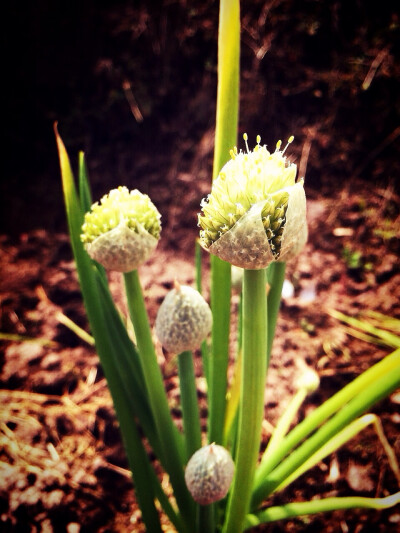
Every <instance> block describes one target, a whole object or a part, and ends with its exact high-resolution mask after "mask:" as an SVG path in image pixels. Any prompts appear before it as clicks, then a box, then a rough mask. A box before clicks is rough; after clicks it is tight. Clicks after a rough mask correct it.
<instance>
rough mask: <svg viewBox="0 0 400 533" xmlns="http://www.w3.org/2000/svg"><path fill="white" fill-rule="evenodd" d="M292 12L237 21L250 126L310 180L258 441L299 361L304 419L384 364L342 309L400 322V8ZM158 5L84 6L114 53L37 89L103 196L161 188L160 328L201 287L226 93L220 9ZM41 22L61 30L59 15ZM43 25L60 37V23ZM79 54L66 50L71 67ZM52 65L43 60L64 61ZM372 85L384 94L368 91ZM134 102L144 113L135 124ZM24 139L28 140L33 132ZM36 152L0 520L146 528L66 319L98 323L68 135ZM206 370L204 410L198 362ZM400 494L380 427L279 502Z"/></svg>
mask: <svg viewBox="0 0 400 533" xmlns="http://www.w3.org/2000/svg"><path fill="white" fill-rule="evenodd" d="M44 4H46V3H44ZM297 4H298V2H295V1H280V2H279V1H278V2H265V3H263V2H258V1H257V2H254V4H252V5H251V7H249V6H244V7H243V11H242V25H243V30H242V42H243V44H242V47H243V51H242V56H243V66H242V91H241V118H240V132H241V133H243V131H247V132H248V133H249V136H250V137H251V135H254V137H255V135H256V134H257V133H260V134H261V135H262V137H263V140H265V142H267V143H269V144H271V143H273V142H275V141H276V140H277V139H278V138H283V139H285V138H287V137H288V136H289V135H290V134H292V133H293V134H294V135H295V137H296V141H295V143H293V145H292V146H293V149H292V147H291V150H292V158H293V159H294V160H295V161H296V163H297V164H298V165H299V169H300V174H301V175H305V176H306V181H305V187H306V194H307V198H308V222H309V230H310V236H309V240H308V243H307V245H306V248H305V250H304V252H303V253H302V254H301V255H300V256H299V257H298V258H297V259H296V261H295V262H294V263H293V264H289V265H288V267H287V279H288V281H290V282H291V283H292V286H293V288H294V294H293V295H292V296H290V297H287V298H284V299H283V302H282V306H281V313H280V317H279V321H278V326H277V335H276V338H275V344H274V347H273V354H272V360H271V367H270V370H269V374H268V383H267V388H266V410H265V412H266V421H267V423H266V424H265V427H264V432H263V444H265V442H266V440H267V438H268V436H269V434H270V433H269V432H270V424H274V423H275V422H276V420H277V418H278V417H279V415H280V414H281V413H282V412H283V411H284V410H285V407H286V405H287V404H288V401H289V399H290V397H291V395H292V394H293V392H294V382H295V380H296V378H297V376H298V375H299V373H300V372H301V371H302V369H303V368H304V366H307V367H311V368H313V369H315V370H316V371H317V372H318V374H319V377H320V380H321V385H320V388H319V389H318V390H317V391H316V392H315V393H314V394H313V395H312V396H310V397H309V398H308V399H307V401H306V403H305V404H304V406H303V407H302V409H301V412H300V413H299V419H302V418H303V417H304V416H306V414H307V413H308V412H309V411H310V410H312V409H313V408H315V406H317V405H319V404H320V403H321V402H323V401H324V400H325V399H327V398H328V397H330V396H331V395H332V394H333V393H334V392H336V391H337V390H338V389H339V388H340V387H342V386H343V385H344V384H346V383H348V382H349V381H350V380H351V379H353V378H354V377H355V376H357V375H358V374H360V373H361V372H362V371H363V370H365V369H367V368H369V367H370V366H371V365H372V364H373V363H375V362H377V361H378V360H380V359H381V358H382V357H384V356H385V355H386V354H387V353H389V349H388V348H387V347H384V346H380V345H373V344H371V343H368V342H366V341H363V340H360V339H356V338H354V337H352V336H350V335H348V334H347V333H346V330H345V328H344V327H343V325H342V324H340V323H339V322H338V321H337V320H335V319H334V318H332V317H331V316H330V314H329V311H330V310H332V309H335V310H339V311H341V312H343V313H345V314H347V315H350V316H358V315H359V314H360V313H361V314H362V313H365V312H366V311H371V310H372V311H378V312H380V313H384V314H386V315H388V316H391V317H397V318H400V263H399V239H400V215H399V204H400V197H399V187H398V170H399V160H398V136H399V133H400V130H399V128H398V124H399V122H398V110H399V109H400V106H399V105H398V97H396V96H395V95H396V94H397V95H398V94H399V91H398V90H397V89H398V85H399V83H398V80H399V79H400V76H399V66H398V63H397V62H396V57H397V56H396V52H398V48H396V46H395V39H394V35H395V34H394V33H393V32H394V30H393V28H394V27H395V26H396V24H395V23H396V21H397V23H398V19H397V18H396V16H395V14H393V13H391V12H390V11H388V10H387V9H386V10H385V9H382V10H381V11H380V13H379V15H378V14H376V13H370V12H368V11H367V8H366V7H362V8H361V7H360V6H359V5H358V3H357V2H354V3H350V5H349V7H348V8H347V10H346V9H344V3H342V2H332V4H331V7H329V8H327V7H326V6H325V7H322V4H325V3H318V2H316V3H313V2H307V3H306V4H305V7H304V8H303V10H300V12H299V10H298V9H297V8H298V6H297ZM160 6H161V7H160V11H157V13H158V16H155V17H153V18H152V17H151V16H150V15H149V9H150V8H147V7H146V6H145V5H141V4H140V6H135V7H132V6H131V5H130V4H129V3H125V2H121V3H116V4H115V5H114V6H113V7H110V6H107V9H106V7H105V4H104V6H103V5H102V7H101V9H100V8H99V9H98V10H95V14H96V17H97V18H95V20H91V19H90V15H92V14H93V13H92V12H91V9H92V10H93V9H94V8H93V6H92V7H91V8H85V9H87V10H88V11H87V12H86V11H85V10H84V13H83V14H82V17H83V20H84V22H88V21H89V20H91V22H90V24H89V26H87V29H88V32H89V37H87V39H89V38H91V37H93V36H94V35H95V36H96V35H97V37H98V39H99V41H100V37H104V35H107V36H108V41H107V43H106V44H107V46H108V47H107V46H106V45H105V44H104V40H103V41H101V42H102V43H103V46H102V47H101V46H99V45H98V41H96V40H95V41H94V42H95V43H97V45H96V46H95V45H94V44H93V41H91V42H92V46H93V48H94V49H93V50H92V51H91V52H93V55H94V56H95V57H96V58H97V59H96V61H95V62H94V61H93V62H91V61H92V59H91V56H90V61H89V59H88V57H86V56H85V57H83V58H81V61H82V62H83V63H84V65H83V66H82V65H81V67H82V68H86V69H87V68H89V67H90V68H91V69H92V70H91V71H90V72H91V73H92V76H91V77H88V78H87V79H85V84H84V86H81V85H79V83H78V81H77V80H79V79H80V78H79V75H77V74H76V71H74V70H73V68H74V65H73V64H72V65H71V64H70V63H68V62H66V63H65V65H64V66H65V68H66V69H71V72H75V77H71V79H70V84H69V85H68V86H66V87H64V93H62V95H60V94H59V93H58V96H59V97H58V98H57V95H54V94H53V93H54V92H55V93H57V91H58V89H59V87H58V85H57V83H61V82H60V81H59V78H60V79H61V77H62V75H61V73H62V69H61V68H60V69H59V70H57V69H55V70H53V71H52V72H53V78H52V83H53V84H54V85H53V86H49V82H48V79H47V78H46V77H45V76H44V75H43V77H42V78H40V80H39V81H40V84H39V85H40V89H43V88H46V87H47V92H46V91H44V93H40V95H39V96H37V108H38V109H39V111H40V112H42V111H43V109H44V107H45V105H44V104H45V103H46V109H45V112H44V113H43V116H44V119H43V122H40V121H39V122H38V124H39V126H40V128H42V129H43V131H44V130H45V131H46V132H48V131H51V124H52V121H53V120H55V119H58V120H59V125H60V133H61V135H62V136H63V137H64V140H65V142H66V144H67V147H68V149H69V150H70V153H71V156H72V158H76V154H77V151H78V149H81V148H83V149H84V150H85V152H86V154H87V156H88V165H89V171H90V175H91V178H92V182H93V188H94V194H95V196H96V198H97V197H99V196H100V195H101V194H103V193H104V192H106V191H107V190H108V189H110V188H112V187H115V186H117V185H119V184H123V185H127V186H129V187H131V188H134V187H138V188H139V189H141V190H142V191H143V192H146V193H148V194H150V196H151V198H152V199H153V201H154V203H155V204H156V205H157V207H158V209H159V210H160V212H161V214H162V222H163V232H162V238H161V241H160V244H159V247H158V248H157V251H156V253H155V255H154V256H153V258H151V260H149V262H148V263H147V264H146V265H144V266H143V267H142V268H141V270H140V274H141V279H142V283H143V287H144V291H145V296H146V304H147V306H148V311H149V316H150V321H151V323H152V324H154V318H155V315H156V312H157V309H158V306H159V305H160V303H161V301H162V299H163V297H164V296H165V294H166V292H167V291H168V290H169V289H170V288H171V287H172V284H173V281H174V279H175V278H178V280H179V281H180V282H182V283H187V284H193V282H194V267H193V257H194V242H195V239H196V236H197V231H198V228H197V227H196V213H197V212H198V210H199V204H200V200H201V198H202V197H204V196H205V195H206V194H207V193H208V192H209V188H210V179H211V178H210V175H211V164H212V149H213V127H214V113H215V104H214V103H213V102H214V100H213V99H214V96H215V83H216V77H215V64H216V49H215V46H216V43H215V35H216V24H217V11H216V9H215V5H214V3H213V2H204V3H201V5H200V3H195V7H194V8H193V9H192V10H188V9H187V6H186V5H185V2H161V3H160ZM47 9H48V10H50V7H49V6H48V5H47ZM47 15H48V16H50V15H49V13H47ZM69 15H71V13H69ZM354 15H357V16H358V17H359V18H358V19H357V20H358V23H357V24H356V23H353V22H352V21H353V20H355V19H354ZM372 15H373V16H372ZM43 17H45V15H43ZM174 17H175V18H174ZM352 17H353V18H352ZM373 17H375V18H373ZM39 20H40V18H39ZM71 20H74V19H73V17H71V18H70V19H68V21H69V25H68V26H67V30H69V31H70V30H71V24H72V22H71ZM172 21H174V22H175V23H176V28H175V30H176V31H174V32H171V27H172ZM97 23H98V24H97ZM82 24H83V23H82ZM39 26H40V24H39ZM55 27H57V26H55ZM194 27H195V28H197V29H196V31H194V30H193V28H194ZM396 27H397V26H396ZM43 28H44V29H46V28H47V30H48V27H47V26H46V24H45V22H42V29H43ZM98 28H101V30H100V29H98ZM266 28H267V29H266ZM64 30H65V28H64ZM65 31H66V30H65ZM96 32H97V33H96ZM100 32H104V34H103V33H101V34H100ZM48 33H51V34H52V36H53V37H54V36H55V34H56V32H55V29H54V28H53V29H52V31H51V32H50V30H48ZM45 34H46V32H45ZM53 34H54V35H53ZM46 35H47V34H46ZM110 43H112V44H113V46H111V44H110ZM78 44H79V43H78ZM75 45H76V46H78V45H77V44H76V43H75ZM41 46H42V47H44V44H43V43H42V42H41ZM40 49H41V50H42V48H40ZM121 50H122V51H121ZM144 50H145V51H146V54H147V55H145V54H144V52H143V51H144ZM67 51H68V50H67V49H66V50H61V51H60V50H59V53H60V54H64V53H65V57H67V56H68V54H67ZM48 54H49V55H48V56H45V55H44V56H41V61H43V62H44V61H45V60H47V61H50V59H49V58H50V54H51V51H48ZM87 55H89V51H87ZM43 58H44V59H43ZM99 58H100V59H99ZM146 59H147V60H148V61H147V63H146V61H145V60H146ZM374 61H375V63H374ZM40 66H42V68H44V66H43V65H41V63H40V61H39V67H40ZM45 66H46V65H45ZM95 67H96V68H95ZM146 68H147V70H146ZM374 69H375V70H374ZM43 72H44V71H43ZM40 73H42V70H40V69H39V74H40ZM47 76H48V74H47ZM127 80H134V82H133V81H132V85H130V86H129V87H130V89H129V88H128V85H126V83H125V85H124V83H123V82H126V81H127ZM396 80H397V81H396ZM363 83H364V84H366V83H369V84H370V85H369V86H368V87H367V89H365V88H363V89H362V88H361V87H362V84H363ZM93 87H95V91H94V92H93ZM123 87H124V88H123ZM132 87H133V88H132ZM150 89H151V90H150ZM129 91H131V92H129ZM89 93H90V94H91V99H89V97H88V94H89ZM74 95H75V96H74ZM77 95H79V98H78V96H77ZM129 95H131V96H133V95H134V97H135V99H134V101H132V99H131V96H129ZM396 98H397V100H396ZM46 99H47V100H46ZM58 100H61V101H63V105H61V104H56V101H57V102H58ZM127 102H128V103H129V105H127ZM57 106H59V107H57ZM63 106H64V107H63ZM71 106H73V111H74V112H71V110H72V107H71ZM96 106H97V107H96ZM260 110H262V112H261V113H260ZM138 111H139V112H140V113H141V114H142V118H140V117H139V116H138V115H136V116H135V112H136V113H137V112H138ZM266 117H267V118H266ZM40 128H39V129H40ZM18 135H19V136H18ZM18 135H17V134H15V135H14V137H15V139H16V140H17V141H18V142H17V147H18V145H19V149H21V144H20V143H22V142H23V140H24V137H23V135H22V133H19V134H18ZM34 149H35V151H36V156H37V157H36V162H37V161H38V160H39V161H40V164H39V165H36V167H35V174H34V177H33V178H32V175H31V174H29V171H28V167H29V165H28V164H27V162H26V161H23V159H24V158H19V159H15V161H14V166H13V172H14V173H13V174H12V173H11V171H9V176H12V177H13V179H10V180H9V181H8V182H7V183H4V182H2V183H1V193H2V194H1V197H2V200H3V201H2V203H3V204H4V205H2V226H1V231H0V332H1V333H4V334H7V336H8V337H7V339H6V340H0V529H1V531H5V532H8V531H10V532H14V531H16V532H25V531H26V532H31V531H32V532H44V533H45V532H51V531H54V532H56V533H59V532H60V533H63V532H68V533H76V532H130V531H132V532H133V531H135V532H136V531H138V532H140V531H143V527H142V525H141V521H140V513H139V511H138V509H137V506H136V503H135V497H134V491H133V489H132V484H131V481H130V475H129V472H128V471H127V463H126V459H125V454H124V451H123V449H122V445H121V441H120V436H119V431H118V426H117V423H116V420H115V415H114V411H113V407H112V403H111V399H110V396H109V393H108V390H107V385H106V382H105V379H104V377H103V373H102V369H101V367H100V365H99V361H98V357H97V355H96V352H95V350H94V348H93V347H92V346H90V345H89V344H87V343H86V342H85V341H83V340H82V339H80V338H78V337H77V336H76V335H75V334H74V333H72V332H71V330H70V329H69V328H68V327H66V325H65V316H66V317H68V318H69V319H71V320H73V321H74V322H75V323H76V324H78V325H79V326H81V327H82V328H84V329H86V330H87V321H86V318H85V314H84V310H83V306H82V301H81V296H80V292H79V286H78V282H77V276H76V272H75V267H74V263H73V260H72V255H71V250H70V247H69V241H68V237H67V235H66V230H65V217H64V213H63V206H62V197H61V189H60V187H59V173H58V169H57V161H56V152H55V144H54V139H52V138H50V136H49V134H48V133H46V134H45V135H41V134H40V135H39V134H38V136H37V138H36V139H35V143H34ZM45 161H47V163H45ZM204 262H205V265H207V258H206V257H205V258H204ZM206 270H207V269H206ZM110 283H111V286H112V291H113V294H115V298H116V300H117V301H118V302H119V304H120V305H121V307H122V308H124V301H123V297H122V288H121V279H120V277H119V276H118V275H115V274H112V275H111V276H110ZM11 335H15V336H16V337H11ZM18 336H23V337H24V338H25V337H29V339H31V340H26V339H25V340H23V341H21V338H19V337H18ZM196 363H197V364H196V369H197V371H198V372H199V379H198V387H199V397H200V401H201V406H202V409H203V414H205V410H206V391H205V388H204V382H203V380H202V379H201V377H200V371H201V365H200V357H199V354H197V355H196ZM160 364H161V365H162V370H163V373H164V376H165V384H166V389H167V391H168V397H169V401H170V405H171V410H172V412H173V413H174V416H175V418H176V421H177V424H179V423H180V419H181V412H180V405H179V389H178V377H177V366H176V362H175V361H173V360H168V359H167V360H166V359H165V358H164V359H162V358H160ZM277 398H279V401H278V400H277ZM399 405H400V394H399V392H396V393H393V394H392V395H391V396H390V397H389V398H387V399H386V400H384V401H382V402H381V403H380V404H379V405H377V406H376V407H375V408H374V409H373V412H374V413H376V414H377V415H378V416H379V417H380V419H381V422H382V424H383V428H384V431H385V434H386V437H387V439H388V441H389V443H390V445H391V446H392V448H393V450H394V452H395V454H396V455H397V457H398V458H400V438H399V428H400V414H399V412H400V408H399ZM398 490H399V484H398V481H397V480H396V477H395V475H394V473H393V472H392V470H391V468H390V465H389V462H388V459H387V457H386V455H385V452H384V450H383V448H382V445H381V443H380V441H379V439H378V437H377V435H376V433H375V432H374V430H373V429H370V428H369V429H366V430H364V431H363V432H362V433H361V434H360V435H359V436H358V437H356V438H355V439H353V440H352V441H350V442H349V443H348V444H347V445H346V446H345V447H344V448H343V449H341V450H340V451H338V452H337V453H335V454H334V455H333V456H331V457H328V458H327V459H326V460H324V461H322V462H321V463H320V464H319V465H318V466H317V467H315V468H313V469H312V470H311V471H310V472H308V473H307V474H305V475H303V476H302V477H301V478H299V480H297V481H296V482H295V483H293V484H292V485H291V486H290V487H288V488H287V489H285V490H284V491H283V492H282V493H279V494H277V495H276V496H275V497H274V498H273V500H271V502H269V503H270V504H280V503H285V502H289V501H302V500H305V499H310V498H313V497H316V496H321V497H327V496H335V495H340V496H344V495H356V494H357V495H363V496H377V497H380V496H386V495H388V494H391V493H394V492H396V491H398ZM399 524H400V509H399V508H398V507H397V508H393V509H389V510H386V511H381V512H378V511H357V510H354V511H346V512H335V513H330V514H328V515H316V516H313V517H305V518H303V519H296V520H290V521H286V522H278V523H276V524H271V525H269V526H265V527H264V528H260V530H262V531H268V532H271V533H279V532H307V533H313V532H327V533H342V532H344V533H347V532H351V533H368V532H370V533H372V532H374V533H375V532H379V533H383V532H385V533H386V532H389V533H395V532H397V531H398V530H399Z"/></svg>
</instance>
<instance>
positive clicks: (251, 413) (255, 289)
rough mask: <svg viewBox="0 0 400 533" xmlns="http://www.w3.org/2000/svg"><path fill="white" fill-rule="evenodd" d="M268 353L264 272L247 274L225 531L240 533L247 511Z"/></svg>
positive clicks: (227, 532)
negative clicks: (235, 434)
mask: <svg viewBox="0 0 400 533" xmlns="http://www.w3.org/2000/svg"><path fill="white" fill-rule="evenodd" d="M266 351H267V299H266V297H265V270H245V272H244V286H243V362H242V383H241V398H240V405H239V423H238V441H237V452H236V472H235V477H234V481H233V487H232V492H231V495H230V499H229V503H228V509H227V518H226V523H225V525H224V529H223V531H224V532H225V533H235V532H237V533H240V532H241V531H242V525H243V521H244V518H245V515H246V513H247V511H248V507H249V503H250V496H251V488H252V485H253V477H254V472H255V468H256V464H257V458H258V452H259V443H260V435H261V424H262V419H263V415H264V388H265V380H266V358H265V354H266Z"/></svg>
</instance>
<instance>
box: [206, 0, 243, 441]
mask: <svg viewBox="0 0 400 533" xmlns="http://www.w3.org/2000/svg"><path fill="white" fill-rule="evenodd" d="M239 59H240V1H239V0H221V2H220V11H219V28H218V89H217V112H216V126H215V150H214V163H213V179H215V178H216V177H217V175H218V173H219V171H220V170H221V168H222V167H223V165H224V164H225V163H226V162H227V161H228V160H229V150H230V149H231V148H233V146H235V145H236V143H237V125H238V116H239ZM230 298H231V290H230V265H228V264H227V263H225V262H224V261H221V260H220V259H218V258H217V257H212V258H211V309H212V313H213V316H214V317H215V318H216V317H218V327H217V325H216V324H215V325H214V326H213V331H212V355H211V358H210V364H209V368H208V377H209V383H208V387H209V396H208V404H209V440H210V442H217V443H219V444H221V442H222V438H223V435H222V434H223V427H224V418H225V407H226V399H225V397H226V391H227V368H228V358H229V330H230V311H231V308H230ZM214 322H217V320H216V319H215V320H214Z"/></svg>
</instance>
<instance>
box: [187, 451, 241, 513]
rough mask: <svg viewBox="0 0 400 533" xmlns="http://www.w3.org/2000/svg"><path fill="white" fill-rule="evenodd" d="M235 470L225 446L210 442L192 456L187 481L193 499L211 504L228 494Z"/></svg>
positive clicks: (203, 503) (188, 465) (202, 503)
mask: <svg viewBox="0 0 400 533" xmlns="http://www.w3.org/2000/svg"><path fill="white" fill-rule="evenodd" d="M234 471H235V465H234V463H233V461H232V457H231V456H230V454H229V452H228V451H227V450H226V449H225V448H224V447H223V446H219V445H218V444H209V445H208V446H203V447H202V448H200V449H199V450H197V452H195V453H194V454H193V455H192V457H191V458H190V460H189V462H188V464H187V466H186V471H185V481H186V485H187V488H188V489H189V492H190V494H191V495H192V497H193V499H194V500H195V501H196V502H197V503H199V504H200V505H209V504H210V503H214V502H217V501H218V500H222V498H224V497H225V496H226V494H227V493H228V490H229V487H230V485H231V483H232V479H233V474H234Z"/></svg>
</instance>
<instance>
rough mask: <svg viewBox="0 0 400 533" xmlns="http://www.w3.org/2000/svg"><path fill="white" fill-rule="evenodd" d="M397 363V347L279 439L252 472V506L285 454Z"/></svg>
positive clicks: (399, 354)
mask: <svg viewBox="0 0 400 533" xmlns="http://www.w3.org/2000/svg"><path fill="white" fill-rule="evenodd" d="M399 365H400V349H398V350H396V351H394V352H393V353H391V354H390V355H387V356H386V357H385V358H384V359H382V361H380V362H379V363H376V364H375V365H374V366H372V367H371V368H369V369H368V370H366V371H365V372H363V373H362V374H361V375H360V376H358V377H357V378H355V379H354V380H353V381H352V382H351V383H349V384H348V385H346V386H345V387H344V388H343V389H341V390H340V391H339V392H337V393H336V394H335V395H334V396H332V398H330V399H329V400H327V401H326V402H324V403H323V404H322V405H321V406H320V407H318V408H317V409H315V411H313V412H312V413H311V414H310V415H308V416H307V418H305V419H304V420H303V422H301V423H300V424H298V425H297V426H296V427H295V428H294V429H293V430H292V431H291V432H290V433H289V434H288V435H287V436H286V437H285V439H284V440H283V441H282V442H281V445H280V446H279V448H278V449H277V450H275V451H274V453H271V454H270V455H269V456H268V457H265V460H263V462H262V464H261V465H260V468H259V469H258V470H257V472H256V476H255V483H254V488H253V502H252V506H253V507H256V506H257V505H258V504H259V503H260V502H261V501H262V500H263V498H264V497H265V494H264V490H263V489H262V485H263V484H264V483H265V479H266V477H267V476H268V474H269V473H270V472H272V470H273V469H274V468H275V467H276V466H277V465H278V464H279V463H280V462H281V461H282V459H283V458H284V457H285V456H286V455H288V454H289V453H290V452H291V451H292V450H293V449H294V448H295V447H296V446H298V444H299V443H300V442H302V441H303V440H304V439H305V438H306V437H307V436H308V435H310V434H311V433H312V432H313V431H315V429H316V428H318V427H319V426H320V425H321V424H322V423H323V422H324V421H325V420H327V419H328V418H329V417H331V416H332V415H333V414H334V413H336V412H337V411H339V409H341V407H342V406H343V405H345V404H346V403H347V402H349V401H350V400H352V399H353V398H354V397H356V396H357V395H358V394H360V393H362V391H365V390H366V391H368V390H372V388H373V387H374V386H375V382H376V380H378V379H380V378H381V377H382V376H385V375H387V374H389V373H392V374H393V373H394V374H395V373H396V372H397V373H398V372H399Z"/></svg>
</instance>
